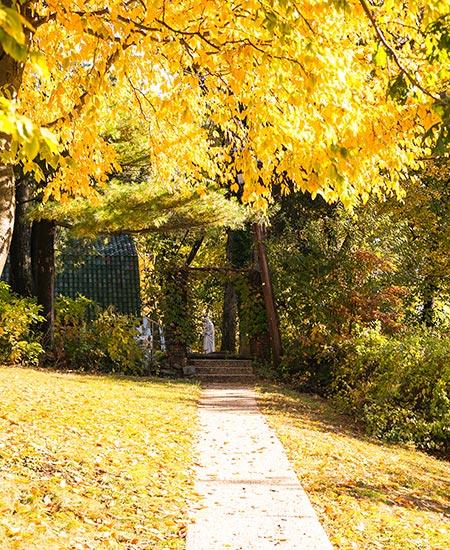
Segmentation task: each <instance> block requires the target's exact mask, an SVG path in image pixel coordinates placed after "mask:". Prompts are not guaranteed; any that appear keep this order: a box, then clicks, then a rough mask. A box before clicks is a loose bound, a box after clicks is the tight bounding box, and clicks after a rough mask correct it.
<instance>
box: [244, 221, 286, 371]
mask: <svg viewBox="0 0 450 550" xmlns="http://www.w3.org/2000/svg"><path fill="white" fill-rule="evenodd" d="M252 231H253V242H254V246H255V251H256V254H257V258H258V266H259V269H260V272H261V279H262V290H263V297H264V305H265V308H266V315H267V323H268V328H269V336H270V347H271V350H272V361H273V365H274V367H275V368H277V367H278V366H279V365H280V359H281V355H282V353H283V351H282V346H281V335H280V326H279V320H278V314H277V310H276V306H275V297H274V293H273V287H272V280H271V278H270V271H269V264H268V261H267V255H266V248H265V246H264V242H263V240H264V232H263V228H262V226H261V224H259V223H254V224H253V225H252Z"/></svg>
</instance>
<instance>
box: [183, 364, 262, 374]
mask: <svg viewBox="0 0 450 550" xmlns="http://www.w3.org/2000/svg"><path fill="white" fill-rule="evenodd" d="M190 366H192V367H193V368H194V369H195V372H196V373H197V374H221V373H225V374H253V369H252V367H251V366H247V365H244V366H242V367H241V366H238V367H222V366H220V365H190Z"/></svg>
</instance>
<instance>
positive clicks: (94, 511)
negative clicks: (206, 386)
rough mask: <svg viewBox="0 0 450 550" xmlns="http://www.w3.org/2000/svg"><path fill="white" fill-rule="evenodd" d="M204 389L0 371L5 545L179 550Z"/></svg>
mask: <svg viewBox="0 0 450 550" xmlns="http://www.w3.org/2000/svg"><path fill="white" fill-rule="evenodd" d="M198 393H199V390H198V388H197V386H195V385H190V384H183V383H170V382H161V381H143V380H132V379H120V378H114V377H106V376H105V377H101V376H86V375H76V374H59V373H54V372H45V371H37V370H31V369H19V368H1V369H0V548H2V549H3V548H8V549H14V548H18V549H21V550H23V549H27V550H28V549H35V548H36V549H45V550H50V549H53V548H55V549H57V548H58V549H63V548H64V549H65V548H75V549H76V548H80V549H81V548H127V549H132V548H136V549H138V548H152V549H153V548H182V547H184V540H183V535H184V528H185V527H184V526H185V521H186V517H185V513H186V509H187V505H186V504H187V499H189V498H190V497H191V494H192V493H191V491H192V484H191V481H192V475H191V474H192V472H191V464H192V463H191V460H192V458H191V445H192V438H193V434H194V433H195V430H196V402H197V397H198Z"/></svg>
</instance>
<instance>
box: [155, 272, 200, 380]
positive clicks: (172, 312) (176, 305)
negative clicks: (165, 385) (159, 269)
mask: <svg viewBox="0 0 450 550" xmlns="http://www.w3.org/2000/svg"><path fill="white" fill-rule="evenodd" d="M162 314H163V318H164V326H165V327H166V345H167V355H168V360H169V365H170V367H171V368H173V369H175V370H177V371H178V370H179V371H182V370H183V368H184V367H185V366H186V361H187V350H188V346H189V344H190V343H191V341H192V335H193V328H192V320H191V316H190V312H189V307H188V270H187V269H185V268H184V267H179V266H174V265H172V266H170V267H169V268H168V270H167V273H166V276H165V279H164V297H163V301H162Z"/></svg>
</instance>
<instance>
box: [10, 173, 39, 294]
mask: <svg viewBox="0 0 450 550" xmlns="http://www.w3.org/2000/svg"><path fill="white" fill-rule="evenodd" d="M29 197H30V182H29V180H28V179H27V178H26V177H21V178H20V179H19V178H17V180H16V215H15V221H14V231H13V235H12V240H11V247H10V251H9V284H10V286H11V288H12V290H13V291H14V292H15V293H16V294H19V295H20V296H31V295H32V293H33V279H32V276H31V222H30V221H28V220H27V218H26V212H27V208H28V200H29Z"/></svg>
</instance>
